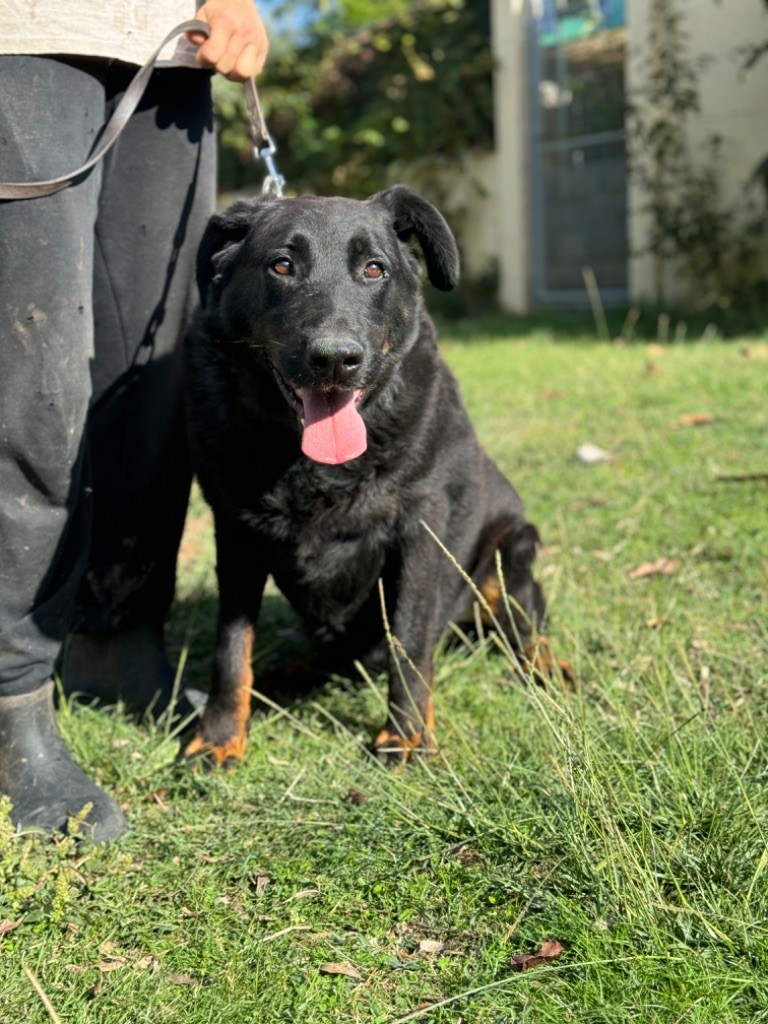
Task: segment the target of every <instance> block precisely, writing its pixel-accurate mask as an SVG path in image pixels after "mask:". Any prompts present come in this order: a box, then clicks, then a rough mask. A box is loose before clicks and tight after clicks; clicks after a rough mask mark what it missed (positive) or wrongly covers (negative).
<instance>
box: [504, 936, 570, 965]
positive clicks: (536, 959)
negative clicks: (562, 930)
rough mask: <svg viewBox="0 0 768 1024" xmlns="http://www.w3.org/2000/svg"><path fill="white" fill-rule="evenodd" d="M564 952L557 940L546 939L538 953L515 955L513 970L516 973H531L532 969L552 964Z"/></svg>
mask: <svg viewBox="0 0 768 1024" xmlns="http://www.w3.org/2000/svg"><path fill="white" fill-rule="evenodd" d="M562 952H563V947H562V946H561V945H560V943H559V942H558V941H557V939H545V940H544V941H543V942H542V944H541V945H540V946H539V949H538V952H536V953H515V954H514V955H513V957H512V968H513V969H514V970H515V971H529V970H530V969H531V968H532V967H539V966H540V965H541V964H548V963H551V962H552V961H553V960H554V959H555V958H556V957H558V956H560V954H561V953H562Z"/></svg>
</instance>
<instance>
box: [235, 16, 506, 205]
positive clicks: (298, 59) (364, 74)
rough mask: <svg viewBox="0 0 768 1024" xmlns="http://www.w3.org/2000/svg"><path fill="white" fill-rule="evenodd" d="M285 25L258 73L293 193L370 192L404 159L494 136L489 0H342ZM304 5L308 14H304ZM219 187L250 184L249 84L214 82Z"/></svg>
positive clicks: (434, 155)
mask: <svg viewBox="0 0 768 1024" xmlns="http://www.w3.org/2000/svg"><path fill="white" fill-rule="evenodd" d="M293 7H294V8H296V9H301V10H304V12H305V13H304V18H305V19H308V20H307V21H306V26H305V28H304V29H303V30H302V32H301V34H300V38H299V39H298V40H297V41H296V42H295V45H294V44H293V43H292V41H291V40H289V39H288V38H286V36H285V34H284V33H285V30H283V34H282V35H278V37H277V39H276V40H275V42H274V45H273V53H272V56H271V57H270V60H269V62H268V65H267V68H266V70H265V72H264V75H263V76H262V79H261V80H260V93H261V95H262V97H263V99H264V103H265V108H266V114H267V119H268V122H269V128H270V132H271V133H272V135H273V137H274V139H275V141H276V143H277V146H278V150H279V158H278V163H279V167H280V170H281V172H282V173H283V174H284V175H285V177H286V179H287V181H288V185H289V188H290V189H291V190H292V191H294V192H314V193H317V194H334V193H337V192H342V191H343V192H344V194H346V195H349V196H353V197H364V196H366V195H369V194H370V193H372V192H375V191H376V190H377V189H379V188H382V187H384V186H385V185H386V184H388V183H390V182H391V180H392V176H402V174H403V173H405V168H406V167H407V165H410V164H413V163H421V164H423V165H426V167H430V166H435V165H438V164H439V165H440V166H445V162H446V161H447V160H450V159H451V158H452V157H455V156H458V155H459V154H461V153H463V152H466V151H467V150H468V149H471V148H473V147H478V146H481V147H483V148H484V149H488V148H490V147H491V146H492V123H493V110H492V91H491V69H492V58H491V49H490V28H489V21H488V4H487V3H484V2H480V0H422V2H421V3H418V4H405V3H401V2H398V0H395V2H388V3H379V4H373V3H369V2H349V0H348V2H340V3H336V4H333V5H331V6H330V7H329V8H327V9H322V8H320V7H318V6H317V5H315V4H295V5H293ZM307 11H309V12H311V13H309V14H308V13H307ZM215 96H216V101H217V110H218V118H219V123H220V125H221V146H222V161H221V183H222V187H223V189H224V190H233V189H238V188H244V187H252V185H253V183H254V180H258V178H259V174H260V171H256V172H254V170H253V167H252V150H251V146H250V140H249V138H248V136H247V133H246V132H245V131H244V129H243V126H244V124H245V123H246V122H245V120H244V101H243V98H242V88H241V87H240V86H237V85H235V84H233V83H228V82H225V81H224V80H218V81H217V82H216V86H215Z"/></svg>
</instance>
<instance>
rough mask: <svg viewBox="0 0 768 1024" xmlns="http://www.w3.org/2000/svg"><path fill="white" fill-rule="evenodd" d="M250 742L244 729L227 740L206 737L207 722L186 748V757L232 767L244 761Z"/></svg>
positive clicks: (202, 724) (201, 726)
mask: <svg viewBox="0 0 768 1024" xmlns="http://www.w3.org/2000/svg"><path fill="white" fill-rule="evenodd" d="M247 741H248V731H247V729H245V728H243V729H240V730H238V731H236V732H235V733H234V735H232V736H229V737H227V738H226V739H223V740H219V739H218V738H216V739H213V738H210V737H209V736H207V735H206V727H205V722H204V721H203V722H202V723H201V725H200V728H199V729H198V730H197V732H196V733H195V735H194V736H193V737H192V739H191V740H190V741H189V743H188V744H187V745H186V747H185V748H184V757H186V758H202V759H204V760H205V761H207V762H208V763H209V764H211V765H216V766H218V767H224V768H227V767H230V766H231V765H233V764H236V763H237V762H238V761H242V759H243V757H244V755H245V748H246V745H247Z"/></svg>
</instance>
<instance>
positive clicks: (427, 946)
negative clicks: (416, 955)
mask: <svg viewBox="0 0 768 1024" xmlns="http://www.w3.org/2000/svg"><path fill="white" fill-rule="evenodd" d="M444 949H445V943H444V942H440V940H439V939H422V940H421V942H420V943H419V952H420V953H441V952H442V951H443V950H444Z"/></svg>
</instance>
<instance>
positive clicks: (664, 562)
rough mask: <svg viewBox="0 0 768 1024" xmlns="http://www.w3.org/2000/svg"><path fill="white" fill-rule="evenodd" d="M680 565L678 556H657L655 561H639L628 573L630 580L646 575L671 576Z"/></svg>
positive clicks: (639, 578) (642, 577)
mask: <svg viewBox="0 0 768 1024" xmlns="http://www.w3.org/2000/svg"><path fill="white" fill-rule="evenodd" d="M679 565H680V559H679V558H664V557H663V556H662V557H661V558H657V559H656V561H655V562H641V563H640V565H638V567H637V568H636V569H632V571H631V572H630V574H629V578H630V579H631V580H641V579H644V578H645V577H646V576H671V575H672V573H674V572H676V571H677V567H678V566H679Z"/></svg>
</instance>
